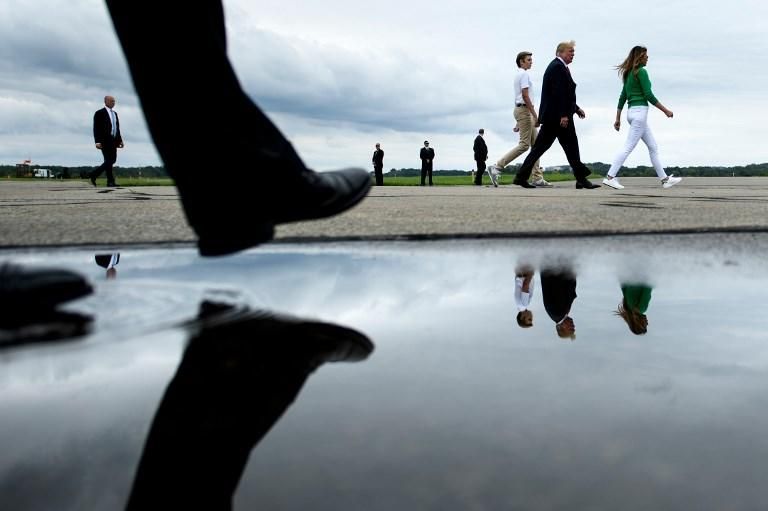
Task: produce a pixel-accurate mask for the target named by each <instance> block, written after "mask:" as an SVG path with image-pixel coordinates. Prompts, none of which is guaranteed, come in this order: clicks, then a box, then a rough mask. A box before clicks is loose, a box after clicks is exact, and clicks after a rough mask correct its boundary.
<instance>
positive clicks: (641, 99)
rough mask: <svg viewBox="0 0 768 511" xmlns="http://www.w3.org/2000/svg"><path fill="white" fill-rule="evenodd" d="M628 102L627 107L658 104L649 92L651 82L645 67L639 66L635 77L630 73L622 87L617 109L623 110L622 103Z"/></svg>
mask: <svg viewBox="0 0 768 511" xmlns="http://www.w3.org/2000/svg"><path fill="white" fill-rule="evenodd" d="M626 102H629V106H648V103H650V104H652V105H655V104H656V103H658V102H659V100H658V99H656V96H654V95H653V92H652V91H651V80H650V79H649V78H648V71H646V70H645V66H640V68H639V69H638V70H637V76H635V73H634V72H632V71H630V72H629V76H627V80H626V81H625V82H624V87H623V88H622V89H621V95H620V96H619V106H618V109H619V110H621V109H622V108H624V103H626Z"/></svg>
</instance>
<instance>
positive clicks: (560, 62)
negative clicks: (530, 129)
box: [512, 41, 600, 189]
mask: <svg viewBox="0 0 768 511" xmlns="http://www.w3.org/2000/svg"><path fill="white" fill-rule="evenodd" d="M575 44H576V43H575V42H574V41H566V42H562V43H560V44H558V45H557V57H556V58H555V59H554V60H553V61H552V62H550V64H549V66H547V70H546V71H545V72H544V78H543V80H542V85H541V104H540V106H539V123H540V124H541V129H540V130H539V136H538V137H537V138H536V142H535V143H534V144H533V147H532V148H531V151H530V152H529V153H528V156H527V157H526V158H525V161H524V162H523V164H522V165H521V166H520V170H518V171H517V175H516V176H515V179H514V181H512V182H513V184H516V185H518V186H522V187H523V188H535V187H534V186H533V185H531V184H529V183H528V178H529V177H530V175H531V170H532V169H533V164H534V163H535V162H536V161H537V160H538V159H539V158H541V156H542V155H543V154H544V153H545V152H546V151H547V149H549V148H550V147H551V146H552V143H553V142H554V141H555V139H557V141H558V142H559V143H560V146H561V147H562V148H563V151H565V156H566V157H567V158H568V163H569V164H570V166H571V169H572V170H573V175H574V176H575V177H576V188H578V189H583V188H586V189H592V188H599V187H600V185H598V184H594V183H591V182H590V181H589V180H588V179H587V176H589V175H590V174H591V173H592V172H591V171H590V170H589V169H588V168H587V166H586V165H584V164H583V163H582V162H581V156H580V155H579V139H578V137H576V128H575V127H574V125H573V114H576V115H578V116H579V118H580V119H583V118H584V117H586V114H585V113H584V110H582V109H581V108H579V105H577V104H576V83H575V82H574V81H573V78H571V72H570V70H569V69H568V64H570V63H571V62H572V61H573V56H574V54H575V52H576V51H575V49H574V46H575Z"/></svg>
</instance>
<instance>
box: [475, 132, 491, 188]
mask: <svg viewBox="0 0 768 511" xmlns="http://www.w3.org/2000/svg"><path fill="white" fill-rule="evenodd" d="M477 133H478V135H477V136H476V137H475V143H474V145H473V146H472V151H474V153H475V163H477V172H475V184H476V185H478V186H479V185H482V184H483V174H485V161H486V160H487V159H488V146H487V145H485V140H484V139H483V135H484V134H485V130H484V129H483V128H480V131H478V132H477Z"/></svg>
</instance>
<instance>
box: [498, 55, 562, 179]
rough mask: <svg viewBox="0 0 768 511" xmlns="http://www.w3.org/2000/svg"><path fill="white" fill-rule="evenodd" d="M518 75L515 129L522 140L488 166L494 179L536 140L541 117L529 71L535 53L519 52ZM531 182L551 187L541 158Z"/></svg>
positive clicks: (516, 80)
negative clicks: (537, 111) (534, 101)
mask: <svg viewBox="0 0 768 511" xmlns="http://www.w3.org/2000/svg"><path fill="white" fill-rule="evenodd" d="M516 63H517V68H518V70H517V76H516V77H515V111H514V115H515V121H517V126H515V131H517V132H519V133H520V142H519V143H518V144H517V146H516V147H514V148H512V150H510V151H509V152H508V153H507V154H505V155H504V156H502V157H501V159H500V160H499V161H498V162H496V165H491V166H490V167H488V174H489V175H490V176H491V179H494V178H495V177H496V176H497V175H498V173H500V172H501V170H502V169H503V168H504V167H506V166H507V165H509V163H510V162H511V161H513V160H514V159H515V158H517V157H518V156H520V155H521V154H523V153H525V152H526V151H528V150H529V149H530V148H531V147H533V144H534V143H535V142H536V136H537V134H538V133H537V132H538V130H537V129H536V128H537V127H538V126H539V117H538V115H537V114H536V108H535V107H534V106H533V80H531V75H530V73H528V71H529V70H530V69H531V67H532V66H533V54H532V53H531V52H529V51H521V52H520V53H518V54H517V59H516ZM531 183H533V185H534V186H540V187H551V186H552V185H551V184H549V183H548V182H547V181H546V180H545V179H544V173H543V172H542V170H541V167H539V160H536V161H535V162H534V164H533V175H532V177H531Z"/></svg>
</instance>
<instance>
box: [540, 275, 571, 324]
mask: <svg viewBox="0 0 768 511" xmlns="http://www.w3.org/2000/svg"><path fill="white" fill-rule="evenodd" d="M540 278H541V296H542V298H543V300H544V309H545V310H546V311H547V314H549V317H550V318H552V321H554V322H555V323H556V330H557V334H558V335H559V336H560V337H570V338H571V339H573V338H574V332H575V331H576V327H575V325H574V324H573V319H571V317H570V313H571V306H572V305H573V301H574V300H575V299H576V276H575V275H574V273H573V270H571V269H570V268H563V267H559V268H547V269H542V270H541V275H540Z"/></svg>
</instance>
